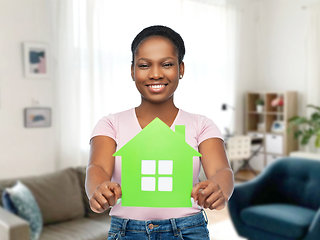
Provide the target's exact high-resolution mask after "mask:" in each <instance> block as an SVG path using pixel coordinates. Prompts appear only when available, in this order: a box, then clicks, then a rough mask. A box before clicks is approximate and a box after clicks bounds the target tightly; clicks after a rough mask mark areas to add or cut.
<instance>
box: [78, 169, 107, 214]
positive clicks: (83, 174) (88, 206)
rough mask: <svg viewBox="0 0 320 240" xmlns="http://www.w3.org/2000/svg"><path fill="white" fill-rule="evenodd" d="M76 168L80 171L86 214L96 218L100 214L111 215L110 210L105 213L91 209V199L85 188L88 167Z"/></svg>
mask: <svg viewBox="0 0 320 240" xmlns="http://www.w3.org/2000/svg"><path fill="white" fill-rule="evenodd" d="M76 170H77V173H78V178H79V183H80V188H81V192H82V200H83V204H84V209H85V216H86V217H89V218H95V217H98V216H100V215H109V211H104V212H103V213H95V212H94V211H92V210H91V208H90V204H89V199H88V197H87V194H86V190H85V180H86V168H85V167H77V168H76Z"/></svg>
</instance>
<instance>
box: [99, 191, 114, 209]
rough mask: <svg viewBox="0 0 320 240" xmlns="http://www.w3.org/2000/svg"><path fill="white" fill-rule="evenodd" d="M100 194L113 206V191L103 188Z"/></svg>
mask: <svg viewBox="0 0 320 240" xmlns="http://www.w3.org/2000/svg"><path fill="white" fill-rule="evenodd" d="M102 195H103V196H104V197H105V198H106V199H107V201H108V204H109V205H110V206H114V205H115V203H116V202H115V195H114V193H113V191H112V190H111V189H105V190H104V191H103V192H102Z"/></svg>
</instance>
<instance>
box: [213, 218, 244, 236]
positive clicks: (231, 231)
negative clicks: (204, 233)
mask: <svg viewBox="0 0 320 240" xmlns="http://www.w3.org/2000/svg"><path fill="white" fill-rule="evenodd" d="M208 229H209V232H210V240H246V239H245V238H242V237H239V236H238V234H237V232H236V230H235V228H234V227H233V224H232V222H231V220H229V219H228V220H224V221H221V222H218V223H214V224H209V225H208Z"/></svg>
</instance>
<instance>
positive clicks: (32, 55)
mask: <svg viewBox="0 0 320 240" xmlns="http://www.w3.org/2000/svg"><path fill="white" fill-rule="evenodd" d="M23 52H24V75H25V77H26V78H48V77H49V73H48V71H49V69H48V45H47V44H45V43H32V42H25V43H23Z"/></svg>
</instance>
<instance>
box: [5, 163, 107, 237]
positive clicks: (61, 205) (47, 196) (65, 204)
mask: <svg viewBox="0 0 320 240" xmlns="http://www.w3.org/2000/svg"><path fill="white" fill-rule="evenodd" d="M17 180H20V181H21V182H22V183H23V184H24V185H25V186H27V187H28V188H29V190H30V191H31V192H32V194H33V196H34V198H35V199H36V201H37V203H38V206H39V208H40V210H41V214H42V219H43V230H42V232H41V235H40V240H106V239H107V237H108V230H109V227H110V220H111V218H110V216H109V215H108V213H107V212H105V213H102V214H96V213H94V212H92V211H91V209H90V207H89V203H88V199H87V196H86V194H85V190H84V181H85V168H84V167H78V168H68V169H65V170H62V171H58V172H55V173H51V174H46V175H41V176H34V177H28V178H21V179H10V180H0V196H1V195H2V192H3V190H4V189H5V188H6V187H11V186H13V185H14V184H15V183H16V181H17ZM0 239H1V240H29V223H28V222H27V221H25V220H24V219H22V218H20V217H18V216H16V215H14V214H12V213H10V212H9V211H6V210H5V209H4V208H3V205H2V201H1V197H0Z"/></svg>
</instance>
